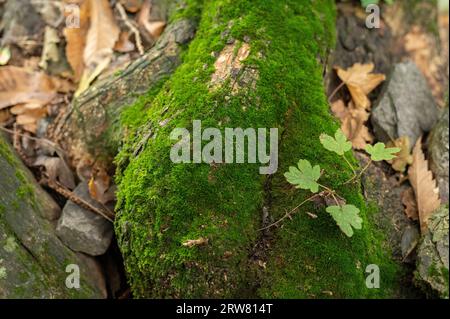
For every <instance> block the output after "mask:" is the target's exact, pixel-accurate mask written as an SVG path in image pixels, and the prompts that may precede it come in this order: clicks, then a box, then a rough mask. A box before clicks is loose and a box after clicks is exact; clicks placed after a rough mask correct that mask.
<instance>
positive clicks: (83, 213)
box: [56, 182, 113, 256]
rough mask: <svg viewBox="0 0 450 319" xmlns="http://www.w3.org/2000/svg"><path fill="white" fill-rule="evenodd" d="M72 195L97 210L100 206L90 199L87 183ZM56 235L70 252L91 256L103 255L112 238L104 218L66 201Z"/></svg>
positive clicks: (108, 223)
mask: <svg viewBox="0 0 450 319" xmlns="http://www.w3.org/2000/svg"><path fill="white" fill-rule="evenodd" d="M74 194H75V195H77V196H79V197H80V198H81V199H84V200H85V201H87V202H88V203H89V204H91V205H92V206H95V207H97V208H99V209H101V208H102V206H101V204H100V203H98V202H97V201H95V200H94V199H92V198H91V196H90V195H89V188H88V184H87V182H82V183H80V184H79V185H78V186H77V187H76V188H75V190H74ZM56 234H57V235H58V237H59V238H60V239H61V240H62V242H63V243H65V244H66V245H67V246H68V247H70V248H71V249H72V250H75V251H78V252H83V253H86V254H88V255H91V256H98V255H103V254H104V253H105V252H106V250H107V249H108V247H109V245H110V243H111V239H112V236H113V225H112V223H111V222H110V221H108V220H106V219H105V218H104V217H102V216H100V215H98V214H96V213H94V212H91V211H90V210H87V209H85V208H82V207H80V206H78V205H77V204H75V203H74V202H72V201H67V203H66V205H65V206H64V208H63V211H62V214H61V218H60V219H59V221H58V225H57V226H56Z"/></svg>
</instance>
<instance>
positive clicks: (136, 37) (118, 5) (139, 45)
mask: <svg viewBox="0 0 450 319" xmlns="http://www.w3.org/2000/svg"><path fill="white" fill-rule="evenodd" d="M116 9H117V11H119V14H120V17H121V18H122V20H123V22H124V23H125V24H126V26H127V27H128V29H130V31H131V32H132V33H133V34H134V40H135V42H136V47H137V49H138V51H139V54H140V55H143V54H144V47H143V46H142V39H141V34H140V33H139V30H138V29H136V27H135V26H134V25H133V24H132V23H131V22H130V20H129V19H128V17H127V13H126V12H125V9H124V8H123V6H122V4H121V3H120V2H117V3H116Z"/></svg>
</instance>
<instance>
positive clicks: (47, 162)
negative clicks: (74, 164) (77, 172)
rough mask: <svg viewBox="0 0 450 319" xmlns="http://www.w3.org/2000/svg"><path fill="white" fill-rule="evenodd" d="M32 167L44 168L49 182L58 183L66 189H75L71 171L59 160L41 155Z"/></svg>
mask: <svg viewBox="0 0 450 319" xmlns="http://www.w3.org/2000/svg"><path fill="white" fill-rule="evenodd" d="M33 165H34V166H43V167H45V172H46V174H47V176H48V178H49V179H50V180H51V181H54V182H58V183H59V184H61V185H63V186H65V187H66V188H68V189H74V188H75V180H74V177H73V174H72V171H71V170H70V168H69V166H68V165H67V164H66V163H65V162H64V161H63V160H62V159H61V158H59V157H50V156H44V155H41V156H38V158H37V159H36V161H35V162H34V164H33Z"/></svg>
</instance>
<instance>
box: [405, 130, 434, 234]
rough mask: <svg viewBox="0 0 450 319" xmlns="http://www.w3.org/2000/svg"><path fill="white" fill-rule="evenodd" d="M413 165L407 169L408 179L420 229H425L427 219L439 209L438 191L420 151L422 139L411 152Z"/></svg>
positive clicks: (423, 230)
mask: <svg viewBox="0 0 450 319" xmlns="http://www.w3.org/2000/svg"><path fill="white" fill-rule="evenodd" d="M412 156H413V163H412V165H411V166H410V167H409V169H408V178H409V181H410V183H411V185H412V187H413V189H414V194H415V195H416V202H417V211H418V215H419V222H420V229H421V231H422V233H423V232H425V231H426V229H427V227H428V226H427V224H428V219H429V218H430V216H431V214H432V213H433V212H434V211H435V210H436V209H437V208H439V206H440V205H441V201H440V199H439V189H438V187H437V185H436V180H435V179H434V178H433V174H432V173H431V171H430V170H429V169H428V161H427V160H426V159H425V155H424V154H423V151H422V138H419V139H418V140H417V143H416V145H415V146H414V150H413V155H412Z"/></svg>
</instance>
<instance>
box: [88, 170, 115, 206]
mask: <svg viewBox="0 0 450 319" xmlns="http://www.w3.org/2000/svg"><path fill="white" fill-rule="evenodd" d="M88 186H89V194H90V195H91V197H92V198H93V199H95V200H96V201H97V202H99V203H102V204H107V203H109V202H111V201H113V200H114V199H115V193H114V190H115V187H112V185H111V178H110V177H109V175H108V174H107V173H106V172H105V171H103V170H101V171H99V172H97V173H96V174H95V175H94V176H92V177H91V179H90V180H89V183H88Z"/></svg>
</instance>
